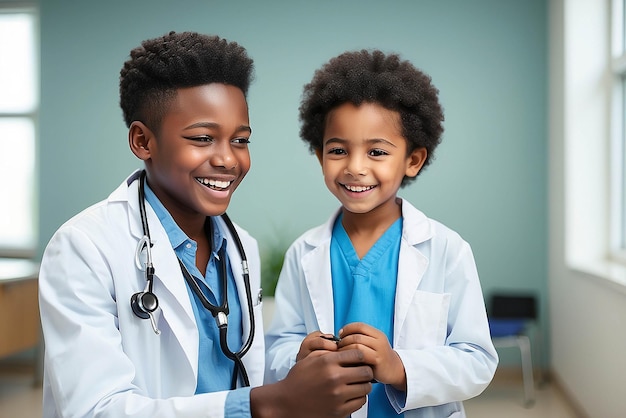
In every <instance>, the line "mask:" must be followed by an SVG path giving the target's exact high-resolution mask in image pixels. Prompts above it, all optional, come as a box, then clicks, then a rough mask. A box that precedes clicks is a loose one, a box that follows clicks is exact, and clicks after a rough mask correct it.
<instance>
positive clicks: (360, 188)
mask: <svg viewBox="0 0 626 418" xmlns="http://www.w3.org/2000/svg"><path fill="white" fill-rule="evenodd" d="M344 187H345V188H346V189H348V190H350V191H351V192H364V191H366V190H371V189H373V188H374V186H349V185H347V184H346V185H344Z"/></svg>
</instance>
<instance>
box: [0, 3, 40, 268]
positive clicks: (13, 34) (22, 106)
mask: <svg viewBox="0 0 626 418" xmlns="http://www.w3.org/2000/svg"><path fill="white" fill-rule="evenodd" d="M37 28H38V19H37V14H36V10H35V9H34V8H18V7H16V6H15V3H13V5H12V6H11V7H10V8H7V7H4V8H3V7H2V6H0V56H1V57H2V59H1V60H0V92H1V93H0V201H1V202H2V203H1V204H0V256H21V257H26V256H32V255H34V250H35V247H36V243H37V232H36V231H37V228H36V219H37V198H36V189H35V176H36V164H35V162H36V138H37V113H38V106H39V85H38V78H39V74H38V65H39V62H38V50H37V48H38V42H37V33H38V29H37Z"/></svg>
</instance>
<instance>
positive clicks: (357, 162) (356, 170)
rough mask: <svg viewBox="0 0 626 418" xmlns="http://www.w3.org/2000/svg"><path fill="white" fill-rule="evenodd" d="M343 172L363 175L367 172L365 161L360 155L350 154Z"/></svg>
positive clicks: (355, 175)
mask: <svg viewBox="0 0 626 418" xmlns="http://www.w3.org/2000/svg"><path fill="white" fill-rule="evenodd" d="M343 172H344V174H348V175H350V176H353V177H358V176H364V175H366V174H367V162H366V161H365V159H364V158H361V157H360V156H357V155H351V156H350V157H349V159H348V164H347V165H346V168H345V169H344V170H343Z"/></svg>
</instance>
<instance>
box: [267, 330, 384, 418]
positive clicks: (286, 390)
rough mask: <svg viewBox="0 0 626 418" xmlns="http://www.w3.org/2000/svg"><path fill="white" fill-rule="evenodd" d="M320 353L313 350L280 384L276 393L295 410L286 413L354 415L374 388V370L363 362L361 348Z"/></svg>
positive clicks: (290, 408) (286, 408)
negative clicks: (372, 382) (372, 383)
mask: <svg viewBox="0 0 626 418" xmlns="http://www.w3.org/2000/svg"><path fill="white" fill-rule="evenodd" d="M318 339H320V340H322V338H318ZM326 342H329V343H331V344H334V343H332V342H331V341H326ZM316 354H317V352H313V353H312V355H311V356H308V357H307V358H305V359H303V360H302V361H301V362H298V363H297V364H296V365H295V366H294V367H293V368H292V369H291V370H290V372H289V374H288V375H287V377H286V378H285V379H284V380H282V381H280V382H278V383H277V384H278V385H280V387H281V388H282V389H280V390H278V391H276V393H278V394H279V396H281V397H283V398H284V399H282V401H281V405H283V406H284V407H285V410H290V411H291V412H292V414H291V415H286V416H290V417H291V416H298V417H299V418H304V417H307V418H308V417H311V418H315V417H321V416H328V417H330V416H333V417H335V416H337V417H345V416H348V415H350V414H351V413H352V412H354V411H355V410H357V409H358V408H360V407H361V406H362V405H363V404H364V403H365V397H366V395H367V394H368V393H369V392H370V391H371V389H372V385H371V383H369V382H370V381H371V379H372V376H373V372H372V369H371V368H370V367H369V366H366V365H364V364H363V354H362V353H361V352H360V351H359V350H345V351H341V352H340V351H332V352H326V353H325V354H324V355H316ZM283 395H284V396H283ZM275 416H279V415H275ZM280 416H282V415H280Z"/></svg>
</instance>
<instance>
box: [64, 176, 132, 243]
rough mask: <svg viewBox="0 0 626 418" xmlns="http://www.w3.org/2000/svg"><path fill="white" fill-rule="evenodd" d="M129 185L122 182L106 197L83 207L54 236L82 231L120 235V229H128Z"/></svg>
mask: <svg viewBox="0 0 626 418" xmlns="http://www.w3.org/2000/svg"><path fill="white" fill-rule="evenodd" d="M128 196H129V186H128V184H127V183H126V181H124V182H122V183H121V184H120V186H119V187H117V188H116V189H115V190H114V191H113V192H112V193H111V194H110V195H109V196H108V197H107V198H106V199H103V200H101V201H99V202H97V203H94V204H93V205H91V206H89V207H87V208H85V209H83V210H82V211H81V212H79V213H77V214H76V215H74V216H72V217H71V218H70V219H68V220H67V221H65V222H64V223H63V224H62V225H61V226H60V227H59V228H58V229H57V231H56V232H55V234H54V236H53V238H54V237H58V236H59V235H68V234H71V233H72V232H76V231H82V232H83V233H84V234H85V235H90V236H96V235H97V236H102V237H105V236H119V235H118V234H119V229H120V228H122V227H126V228H125V229H128V222H129V221H128V207H129V205H128V204H127V203H128Z"/></svg>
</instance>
